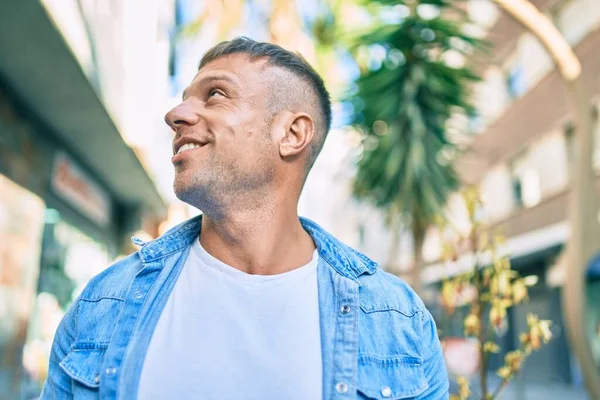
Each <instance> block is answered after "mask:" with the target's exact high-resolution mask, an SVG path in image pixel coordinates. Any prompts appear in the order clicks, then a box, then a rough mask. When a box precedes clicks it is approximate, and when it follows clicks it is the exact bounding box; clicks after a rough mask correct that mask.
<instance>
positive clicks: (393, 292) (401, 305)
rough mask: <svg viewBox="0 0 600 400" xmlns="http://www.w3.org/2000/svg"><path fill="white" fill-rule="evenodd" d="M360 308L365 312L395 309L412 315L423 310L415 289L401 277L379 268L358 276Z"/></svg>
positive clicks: (423, 306)
mask: <svg viewBox="0 0 600 400" xmlns="http://www.w3.org/2000/svg"><path fill="white" fill-rule="evenodd" d="M358 283H359V284H360V288H359V291H360V298H361V308H362V309H363V311H365V312H377V311H396V312H399V313H401V314H404V315H406V316H413V315H415V314H416V313H418V312H422V311H425V305H424V304H423V301H422V300H421V298H420V297H419V296H418V295H417V293H415V291H414V290H413V289H412V288H411V287H410V286H409V285H408V284H407V283H406V282H404V281H403V280H402V279H400V278H398V277H397V276H395V275H393V274H391V273H389V272H386V271H384V270H383V269H381V268H377V270H376V271H375V272H374V273H373V274H363V275H361V276H360V277H359V279H358Z"/></svg>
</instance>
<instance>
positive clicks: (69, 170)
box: [0, 0, 172, 400]
mask: <svg viewBox="0 0 600 400" xmlns="http://www.w3.org/2000/svg"><path fill="white" fill-rule="evenodd" d="M124 3H125V2H119V1H113V2H91V1H81V2H77V1H72V2H71V1H61V2H52V1H45V2H38V1H34V0H25V1H20V2H16V3H14V2H11V4H4V3H3V4H2V5H0V319H1V320H2V324H1V325H0V399H2V400H4V399H11V400H12V399H19V398H23V399H30V398H34V397H37V396H38V395H39V392H40V389H41V384H42V382H43V381H44V379H45V375H46V372H47V365H48V356H49V350H50V346H51V342H52V338H53V336H54V331H55V329H56V327H57V325H58V322H59V321H60V319H61V318H62V315H63V314H64V312H65V310H66V309H67V308H68V306H69V305H70V303H71V302H72V300H73V298H74V297H75V296H76V295H77V294H78V293H79V291H80V290H81V289H82V288H83V287H84V286H85V284H86V283H87V281H88V280H89V279H90V278H91V277H92V276H94V275H96V274H97V273H99V272H101V271H102V270H103V269H104V268H106V267H107V266H108V265H109V264H110V263H111V262H112V261H113V260H114V259H115V258H117V257H119V256H120V255H122V254H127V253H128V252H129V251H131V250H132V247H131V246H130V245H129V244H128V242H129V237H130V236H131V235H132V234H133V233H134V232H137V231H139V230H145V231H147V232H153V233H156V231H157V225H158V223H159V222H160V221H162V220H163V219H164V218H165V216H166V208H167V204H166V202H165V200H164V196H163V195H162V194H161V193H160V192H159V190H158V189H157V187H156V184H155V176H154V174H153V173H152V165H151V164H149V163H148V162H147V161H146V160H145V159H144V158H145V157H146V158H148V155H155V154H156V153H152V152H151V150H144V148H143V144H142V145H141V146H136V143H135V138H136V134H137V135H138V136H137V137H138V138H139V135H140V134H139V132H140V131H142V132H144V133H145V135H146V138H147V139H148V141H149V142H154V143H157V141H158V140H159V139H157V138H156V137H154V130H155V129H154V128H155V125H154V124H155V122H156V120H157V119H158V118H159V117H157V118H156V119H153V120H152V119H151V120H149V121H143V122H141V123H139V124H138V125H133V126H132V124H131V122H130V121H132V120H133V119H134V118H137V117H139V115H140V109H142V108H143V109H145V110H149V109H151V108H152V107H154V104H153V103H151V104H152V106H149V105H148V103H150V102H152V101H158V100H159V99H160V93H153V94H152V96H151V95H149V94H148V93H139V94H138V95H140V96H143V98H144V99H145V101H146V104H143V105H141V106H140V105H139V104H137V103H135V101H134V100H132V96H133V95H132V91H134V90H135V88H136V87H139V86H140V83H139V82H136V81H133V82H132V78H131V76H132V71H131V70H130V69H129V68H131V64H130V63H129V61H128V60H124V59H123V57H124V55H123V54H122V53H123V52H127V47H126V46H123V45H122V44H123V40H122V39H123V37H127V38H129V39H130V40H131V41H133V42H135V40H136V38H135V37H133V38H131V37H129V36H127V35H126V34H123V33H122V32H121V33H120V32H119V31H116V29H117V27H118V26H120V25H119V21H121V20H123V19H124V18H126V17H129V18H132V17H134V16H135V15H134V13H133V10H130V11H127V10H124V9H123V7H122V5H123V4H124ZM127 3H128V4H129V2H127ZM148 3H149V2H146V3H145V4H148ZM94 7H96V8H99V7H104V9H103V10H97V9H95V8H94ZM101 11H103V12H104V13H102V12H101ZM157 13H158V10H157V11H156V13H155V14H157ZM171 15H172V13H171ZM137 16H138V18H139V17H140V15H139V14H138V15H137ZM167 16H168V14H167ZM155 17H156V15H155ZM111 18H113V20H112V21H111V20H110V19H111ZM137 22H138V25H140V24H141V23H142V22H143V19H139V20H138V21H137ZM122 24H125V22H124V21H122ZM129 24H130V25H131V20H129ZM146 24H147V25H151V26H153V27H154V32H155V34H154V35H150V36H149V37H150V39H151V40H152V41H153V42H156V41H158V42H160V38H161V37H160V35H157V34H156V32H157V31H160V30H161V29H162V31H164V30H165V29H167V28H168V26H167V25H168V21H164V20H157V19H154V20H153V21H151V22H147V21H146ZM111 27H112V29H113V30H112V31H110V29H109V28H111ZM102 29H104V31H103V30H102ZM145 33H147V32H145ZM157 39H158V40H157ZM167 39H169V38H167ZM103 40H104V42H103ZM107 41H108V42H109V43H107ZM110 41H112V43H110ZM167 43H168V40H167ZM132 45H134V43H130V45H129V46H130V47H131V46H132ZM140 47H142V46H140ZM157 47H158V45H157ZM142 48H143V47H142ZM136 55H137V56H139V54H136ZM153 55H154V56H155V57H156V58H154V59H152V58H149V57H148V56H149V54H147V53H146V54H145V56H146V59H145V60H146V62H147V64H149V65H151V66H152V67H151V68H148V69H149V70H150V71H152V73H153V74H159V73H161V72H160V70H158V65H161V64H159V62H158V60H161V58H160V54H158V53H156V54H153ZM111 60H112V63H111V62H109V61H111ZM168 60H169V58H168V49H167V56H166V57H164V59H162V64H163V65H164V69H163V71H167V70H168ZM142 61H143V60H140V63H141V62H142ZM139 67H140V64H137V65H135V66H134V68H139ZM146 67H147V65H146ZM133 76H135V77H136V79H138V78H139V76H143V77H144V79H148V80H151V79H152V78H150V77H148V76H147V75H144V74H143V73H140V74H139V75H133ZM153 76H154V75H153ZM163 80H164V81H165V87H167V86H168V75H167V74H166V73H165V76H164V79H163ZM151 85H152V82H149V83H147V86H151ZM156 86H157V85H155V87H156ZM156 99H158V100H156ZM117 100H119V101H120V100H123V101H125V103H122V102H121V103H120V102H118V101H117ZM127 101H128V102H129V103H127ZM151 112H154V111H151ZM158 115H160V114H158ZM126 129H128V133H129V136H127V135H126V134H125V133H124V132H125V130H126ZM131 131H133V133H132V132H131ZM163 133H164V132H163ZM132 137H134V139H131V138H132ZM157 137H158V136H157ZM166 143H167V149H166V151H167V153H170V152H171V151H170V144H168V143H170V137H169V136H168V135H166ZM165 162H166V163H168V162H169V157H168V156H167V157H166V159H165Z"/></svg>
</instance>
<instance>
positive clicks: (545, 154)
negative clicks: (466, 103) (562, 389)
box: [423, 0, 600, 398]
mask: <svg viewBox="0 0 600 400" xmlns="http://www.w3.org/2000/svg"><path fill="white" fill-rule="evenodd" d="M473 3H476V2H473ZM480 3H485V2H480ZM532 3H534V4H535V5H536V6H537V7H538V8H539V9H540V10H541V11H542V12H543V13H544V14H545V15H547V16H548V17H549V18H551V19H552V20H553V22H554V23H555V25H556V26H557V27H558V29H559V30H560V31H561V33H562V34H563V35H564V36H565V38H566V39H567V41H568V42H569V44H571V46H572V47H573V49H574V51H575V54H576V55H577V56H578V57H579V59H580V60H581V63H582V70H583V75H582V79H583V81H584V86H585V87H586V89H587V92H588V93H587V95H588V98H589V106H590V112H592V113H593V114H594V126H595V128H594V129H595V132H596V143H595V154H596V156H595V165H596V171H597V173H598V172H600V140H598V139H600V123H599V121H598V111H597V110H598V106H599V105H600V57H598V54H599V53H600V4H598V3H597V2H596V1H594V0H532ZM471 11H472V13H473V14H474V15H473V16H474V19H475V20H479V21H482V22H484V24H485V25H487V26H486V28H487V29H488V30H487V33H486V34H485V38H486V39H487V40H489V41H490V42H491V44H492V52H491V54H490V55H489V56H491V63H489V64H487V65H486V67H485V68H484V69H483V71H482V75H483V81H482V82H481V83H480V84H479V85H478V86H477V87H476V90H475V93H476V103H477V108H478V111H479V114H478V116H477V117H475V118H473V119H472V120H471V121H469V124H470V127H471V129H472V130H473V133H474V138H473V141H472V143H471V145H470V147H469V150H468V151H467V152H466V154H464V155H463V156H462V157H461V159H459V161H458V165H457V166H458V170H459V172H460V175H461V176H462V178H463V180H464V182H465V183H467V184H476V185H478V186H479V188H480V191H481V195H482V198H483V201H484V203H485V208H486V212H487V215H486V217H487V219H488V223H489V224H490V225H491V228H492V229H493V230H495V231H500V232H502V233H503V235H504V236H506V237H507V239H508V240H507V250H508V251H509V252H510V254H511V255H512V262H513V266H514V268H516V269H518V270H519V271H520V272H521V274H523V275H537V276H538V277H539V283H538V284H537V285H536V286H535V287H534V288H533V290H532V291H531V294H530V301H529V302H528V303H527V304H524V305H521V306H518V307H515V308H514V309H513V310H512V312H511V314H510V315H509V319H510V322H511V323H510V326H511V328H510V329H509V331H508V332H507V333H506V336H505V342H506V343H505V344H506V348H510V347H514V346H515V345H517V344H518V343H519V338H518V335H519V332H520V331H521V330H522V329H523V328H524V327H525V326H524V321H525V318H526V315H527V313H528V312H534V313H537V314H538V315H539V316H540V317H541V318H543V319H550V320H552V321H553V333H554V336H555V338H554V339H553V340H552V342H551V343H550V344H549V345H548V346H547V347H545V348H543V349H542V350H541V351H539V352H537V353H534V354H533V355H532V356H531V358H530V360H529V361H528V362H527V367H526V368H525V369H524V377H523V382H524V383H522V384H523V385H527V384H552V383H560V384H563V385H565V386H570V387H572V388H574V389H577V390H583V389H582V382H581V379H582V378H581V373H580V371H579V367H578V365H577V363H576V360H574V358H573V356H572V355H571V353H570V352H569V349H568V340H567V338H566V327H565V325H564V320H563V316H562V313H561V288H562V285H563V283H564V280H565V276H566V274H568V273H569V266H568V265H566V264H565V257H564V256H563V255H562V250H563V249H564V247H565V244H566V243H567V241H568V240H569V227H568V221H567V201H568V197H569V181H570V174H571V172H572V171H571V164H572V163H571V159H572V140H573V132H574V130H573V128H572V120H571V116H570V111H569V109H568V103H567V94H566V89H565V86H564V85H563V82H562V79H561V76H560V74H559V72H558V71H557V70H556V68H555V67H554V65H553V63H552V61H551V59H550V57H549V56H548V55H547V54H546V52H545V50H544V49H543V47H542V46H541V44H540V43H539V42H538V41H537V39H535V37H534V36H533V35H532V34H530V33H528V32H525V31H524V29H523V28H522V27H521V26H520V25H519V24H517V23H516V22H515V21H513V20H512V19H511V18H510V17H509V16H507V15H505V14H502V13H501V12H499V11H498V10H497V9H495V7H493V6H491V3H488V4H487V5H484V6H482V5H481V4H479V5H478V6H477V7H474V8H473V9H472V10H471ZM598 186H599V188H600V181H598ZM597 192H598V191H597ZM446 275H447V272H445V271H444V266H442V265H439V264H436V263H432V264H431V265H429V266H428V267H427V268H426V269H425V270H424V272H423V280H424V281H426V282H429V283H430V284H432V285H433V286H435V282H439V280H440V279H443V277H444V276H446ZM587 283H588V285H587V303H588V309H587V310H582V312H584V313H585V314H586V319H587V321H588V327H587V328H588V334H589V340H590V341H591V343H592V348H593V349H594V350H593V351H594V352H595V358H596V360H598V368H599V371H600V353H599V350H600V324H599V321H600V303H599V302H598V296H599V295H600V275H599V274H598V272H597V267H596V266H595V264H594V263H593V262H592V263H590V266H589V270H588V277H587ZM457 320H458V318H457ZM454 323H456V322H454ZM450 325H452V323H450V322H449V325H448V326H450ZM449 329H451V328H449ZM454 329H459V330H460V329H462V328H461V327H460V326H456V327H454ZM451 330H452V329H451ZM556 398H559V397H556Z"/></svg>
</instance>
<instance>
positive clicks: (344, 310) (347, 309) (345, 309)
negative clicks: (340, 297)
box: [340, 304, 350, 314]
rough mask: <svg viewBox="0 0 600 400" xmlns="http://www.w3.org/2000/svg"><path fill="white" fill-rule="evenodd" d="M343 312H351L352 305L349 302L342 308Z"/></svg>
mask: <svg viewBox="0 0 600 400" xmlns="http://www.w3.org/2000/svg"><path fill="white" fill-rule="evenodd" d="M340 311H341V312H342V314H348V313H349V312H350V306H349V305H348V304H344V305H343V306H342V308H341V309H340Z"/></svg>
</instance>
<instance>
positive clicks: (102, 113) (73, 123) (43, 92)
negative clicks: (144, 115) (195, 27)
mask: <svg viewBox="0 0 600 400" xmlns="http://www.w3.org/2000/svg"><path fill="white" fill-rule="evenodd" d="M0 76H1V78H2V80H3V81H5V82H7V84H8V85H9V86H10V89H11V90H12V91H14V93H15V94H16V96H17V97H18V98H19V99H20V100H21V101H23V102H24V103H25V104H26V105H27V107H28V108H29V109H30V111H31V112H33V113H34V114H36V115H37V117H38V118H39V119H40V120H41V122H42V123H44V124H46V125H47V126H48V128H49V129H50V130H51V131H52V132H53V133H54V134H55V135H56V136H57V137H58V138H59V139H60V140H62V141H63V142H64V143H65V144H66V146H67V148H68V149H70V150H71V151H73V152H76V153H77V154H78V156H80V157H81V158H82V159H83V160H85V162H86V165H87V167H88V168H90V169H91V170H92V171H93V172H94V174H96V175H98V176H99V177H100V178H101V179H102V181H103V182H104V183H105V184H106V185H107V186H108V189H109V190H110V192H112V194H113V195H114V196H115V198H116V199H117V200H118V201H119V202H120V203H122V204H124V205H126V206H132V207H137V206H142V207H143V209H145V210H147V211H149V212H151V213H152V214H153V215H156V216H158V217H162V216H164V215H165V211H166V205H165V202H164V200H163V199H162V198H161V196H160V194H159V193H158V191H157V189H156V186H155V184H154V182H153V181H152V180H151V178H150V177H149V176H148V173H147V172H146V170H145V169H144V167H143V166H142V164H141V162H140V160H139V159H138V157H137V156H136V154H135V153H134V151H133V150H132V149H131V148H130V147H128V146H127V145H126V144H125V142H124V141H123V139H122V137H121V134H120V133H119V132H118V130H117V128H116V126H115V124H114V123H113V121H112V119H111V118H110V116H109V115H108V112H107V111H106V109H105V107H104V105H103V104H102V102H101V101H100V99H99V98H98V96H97V94H96V92H95V91H94V89H93V87H92V86H91V84H90V82H89V81H88V79H87V77H86V76H85V74H84V72H83V70H82V68H81V66H80V65H79V63H78V61H77V59H76V58H75V56H74V55H73V53H72V52H71V51H70V49H69V47H68V45H67V44H66V42H65V40H64V39H63V37H62V35H61V33H60V32H59V31H58V30H57V28H56V27H55V26H54V25H53V23H52V22H51V20H50V18H49V17H48V15H47V13H46V10H45V8H44V7H43V5H42V4H41V3H40V2H39V1H36V0H19V1H5V2H0Z"/></svg>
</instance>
